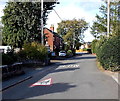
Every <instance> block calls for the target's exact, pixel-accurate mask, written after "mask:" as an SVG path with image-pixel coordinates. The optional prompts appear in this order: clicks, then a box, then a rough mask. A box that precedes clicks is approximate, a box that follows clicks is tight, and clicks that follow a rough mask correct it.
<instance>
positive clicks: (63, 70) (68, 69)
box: [51, 68, 80, 73]
mask: <svg viewBox="0 0 120 101" xmlns="http://www.w3.org/2000/svg"><path fill="white" fill-rule="evenodd" d="M76 69H80V68H64V69H57V70H55V71H53V72H51V73H56V72H65V71H74V70H76Z"/></svg>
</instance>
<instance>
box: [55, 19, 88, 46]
mask: <svg viewBox="0 0 120 101" xmlns="http://www.w3.org/2000/svg"><path fill="white" fill-rule="evenodd" d="M87 28H88V23H87V22H86V21H85V20H84V19H78V20H77V19H73V20H63V21H62V22H60V23H58V28H57V32H58V33H59V34H60V35H61V36H62V37H63V39H64V41H65V43H66V44H67V45H68V47H69V48H74V46H75V47H76V45H77V47H78V43H80V41H81V40H82V34H83V33H84V31H85V30H87Z"/></svg>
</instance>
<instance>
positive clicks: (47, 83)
mask: <svg viewBox="0 0 120 101" xmlns="http://www.w3.org/2000/svg"><path fill="white" fill-rule="evenodd" d="M51 84H52V78H49V79H45V80H42V81H38V82H36V83H34V84H32V85H31V86H30V87H34V86H50V85H51Z"/></svg>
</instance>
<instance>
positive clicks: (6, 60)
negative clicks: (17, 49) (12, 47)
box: [2, 51, 18, 65]
mask: <svg viewBox="0 0 120 101" xmlns="http://www.w3.org/2000/svg"><path fill="white" fill-rule="evenodd" d="M17 60H18V56H17V54H16V53H14V51H10V52H7V53H2V65H10V64H13V63H15V62H17Z"/></svg>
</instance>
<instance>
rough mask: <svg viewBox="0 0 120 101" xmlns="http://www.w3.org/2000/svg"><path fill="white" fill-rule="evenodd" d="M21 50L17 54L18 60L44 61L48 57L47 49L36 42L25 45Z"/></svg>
mask: <svg viewBox="0 0 120 101" xmlns="http://www.w3.org/2000/svg"><path fill="white" fill-rule="evenodd" d="M23 48H24V50H22V51H20V52H19V53H18V56H19V59H20V60H21V59H24V60H28V59H31V60H44V59H46V57H47V55H48V52H47V48H46V47H45V46H43V45H41V44H39V43H37V42H32V43H26V44H24V46H23Z"/></svg>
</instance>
